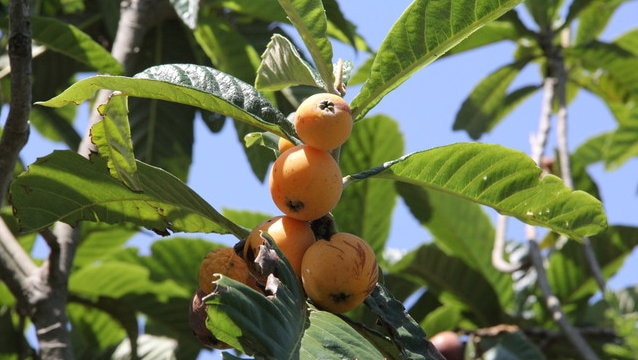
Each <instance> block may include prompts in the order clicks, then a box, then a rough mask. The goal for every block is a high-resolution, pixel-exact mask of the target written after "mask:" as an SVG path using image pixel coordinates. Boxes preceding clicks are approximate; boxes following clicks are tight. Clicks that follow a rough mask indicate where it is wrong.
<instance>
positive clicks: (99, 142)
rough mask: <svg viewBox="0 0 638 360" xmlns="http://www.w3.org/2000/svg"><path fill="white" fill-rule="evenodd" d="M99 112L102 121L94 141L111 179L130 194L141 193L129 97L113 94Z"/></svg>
mask: <svg viewBox="0 0 638 360" xmlns="http://www.w3.org/2000/svg"><path fill="white" fill-rule="evenodd" d="M97 110H98V112H99V113H100V115H102V116H103V119H102V121H99V122H98V123H96V124H95V125H93V126H92V127H91V141H92V142H93V143H94V144H95V145H96V146H97V148H98V152H99V153H100V155H102V156H103V157H104V158H106V160H107V166H108V167H109V172H110V174H111V176H113V177H114V178H116V179H119V180H121V181H122V182H123V183H124V184H126V186H128V187H130V188H131V190H134V191H140V190H141V184H140V180H139V177H138V175H137V164H136V163H135V154H134V153H133V140H131V127H130V125H129V122H128V97H127V96H123V95H121V94H114V95H113V96H111V97H110V98H109V101H108V102H107V103H106V104H103V105H100V106H98V109H97Z"/></svg>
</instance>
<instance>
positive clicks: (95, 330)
mask: <svg viewBox="0 0 638 360" xmlns="http://www.w3.org/2000/svg"><path fill="white" fill-rule="evenodd" d="M66 309H67V312H68V316H69V320H70V322H71V341H72V344H73V352H74V354H75V356H76V358H78V359H91V358H93V359H95V358H99V357H100V355H102V356H105V355H106V354H108V352H109V350H112V349H110V347H114V346H115V345H117V344H119V343H120V342H121V341H122V340H123V339H124V338H125V336H126V332H125V331H124V329H122V327H121V326H120V324H119V323H118V322H117V321H115V320H114V319H113V318H112V317H111V316H110V315H109V314H107V313H106V312H103V311H100V310H98V309H95V308H90V307H88V306H84V305H80V304H76V303H73V302H72V303H70V304H68V305H67V307H66Z"/></svg>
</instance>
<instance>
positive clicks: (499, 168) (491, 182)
mask: <svg viewBox="0 0 638 360" xmlns="http://www.w3.org/2000/svg"><path fill="white" fill-rule="evenodd" d="M369 176H376V177H379V178H384V179H390V180H395V181H401V182H407V183H411V184H415V185H418V186H423V187H426V188H429V189H433V190H439V191H443V192H448V193H451V194H454V195H456V196H460V197H462V198H466V199H468V200H471V201H474V202H477V203H479V204H483V205H487V206H489V207H491V208H493V209H495V210H496V211H498V212H500V213H502V214H504V215H510V216H514V217H516V218H518V219H519V220H521V221H523V222H525V223H528V224H532V225H539V226H544V227H547V228H549V229H551V230H554V231H556V232H558V233H561V234H565V235H567V236H569V237H573V238H581V237H583V236H588V235H593V234H597V233H599V232H601V231H602V230H604V229H605V227H606V226H607V220H606V216H605V213H604V211H603V208H602V204H601V203H600V201H598V200H597V199H595V198H594V197H592V196H591V195H589V194H587V193H585V192H582V191H572V190H570V189H569V188H567V187H566V186H565V185H564V184H563V182H562V180H560V179H559V178H558V177H556V176H552V175H548V176H544V177H542V178H541V169H540V168H539V167H537V166H536V164H535V163H534V162H533V161H532V160H531V159H530V158H529V157H528V156H527V155H526V154H524V153H522V152H520V151H517V150H512V149H508V148H505V147H502V146H500V145H491V144H481V143H458V144H453V145H448V146H442V147H438V148H433V149H430V150H425V151H420V152H416V153H412V154H408V155H405V156H403V157H401V158H399V159H397V160H394V161H391V162H388V163H386V164H384V165H382V166H380V167H378V168H375V169H372V170H371V171H368V172H363V173H360V174H355V175H351V178H352V179H361V178H366V177H369Z"/></svg>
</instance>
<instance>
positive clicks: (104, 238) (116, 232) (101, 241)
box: [73, 222, 137, 268]
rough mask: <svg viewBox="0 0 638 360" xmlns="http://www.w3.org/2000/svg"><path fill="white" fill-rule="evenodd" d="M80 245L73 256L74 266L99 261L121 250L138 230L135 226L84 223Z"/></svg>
mask: <svg viewBox="0 0 638 360" xmlns="http://www.w3.org/2000/svg"><path fill="white" fill-rule="evenodd" d="M80 230H81V232H80V234H81V235H80V239H82V240H81V241H80V245H79V246H78V248H77V250H76V253H75V257H74V258H73V266H74V267H78V268H80V267H83V266H85V265H88V264H91V263H97V262H99V261H103V260H104V259H106V258H108V257H109V256H110V255H112V254H114V253H117V252H119V251H121V250H122V249H123V248H124V244H126V242H127V241H129V239H130V238H131V237H132V236H133V235H134V234H135V233H136V232H137V228H135V227H133V226H125V225H124V224H116V225H107V224H102V223H89V222H87V223H84V224H82V227H81V228H80Z"/></svg>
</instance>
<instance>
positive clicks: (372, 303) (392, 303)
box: [365, 284, 443, 360]
mask: <svg viewBox="0 0 638 360" xmlns="http://www.w3.org/2000/svg"><path fill="white" fill-rule="evenodd" d="M365 304H366V306H367V307H368V308H370V310H371V311H372V312H373V313H374V314H375V315H377V316H378V321H379V323H380V324H382V325H381V326H383V327H385V328H386V329H390V330H389V331H390V332H391V334H390V338H391V339H392V341H393V342H394V343H395V344H396V346H397V347H398V349H399V350H400V351H401V353H402V355H403V356H404V357H405V358H406V359H424V360H443V357H442V356H441V354H440V353H439V352H438V351H437V350H436V348H435V347H434V345H433V344H432V343H430V342H429V341H428V340H427V339H426V334H425V332H424V331H423V329H422V328H421V326H419V324H417V323H416V322H415V321H414V319H412V317H410V315H409V314H408V313H407V312H406V311H405V308H404V307H403V304H402V303H401V302H399V301H397V300H396V299H394V298H393V297H392V294H390V293H389V292H388V291H387V289H386V288H385V287H383V286H382V285H380V284H377V286H376V287H375V288H374V290H373V291H372V294H370V296H368V297H367V298H366V299H365Z"/></svg>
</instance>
